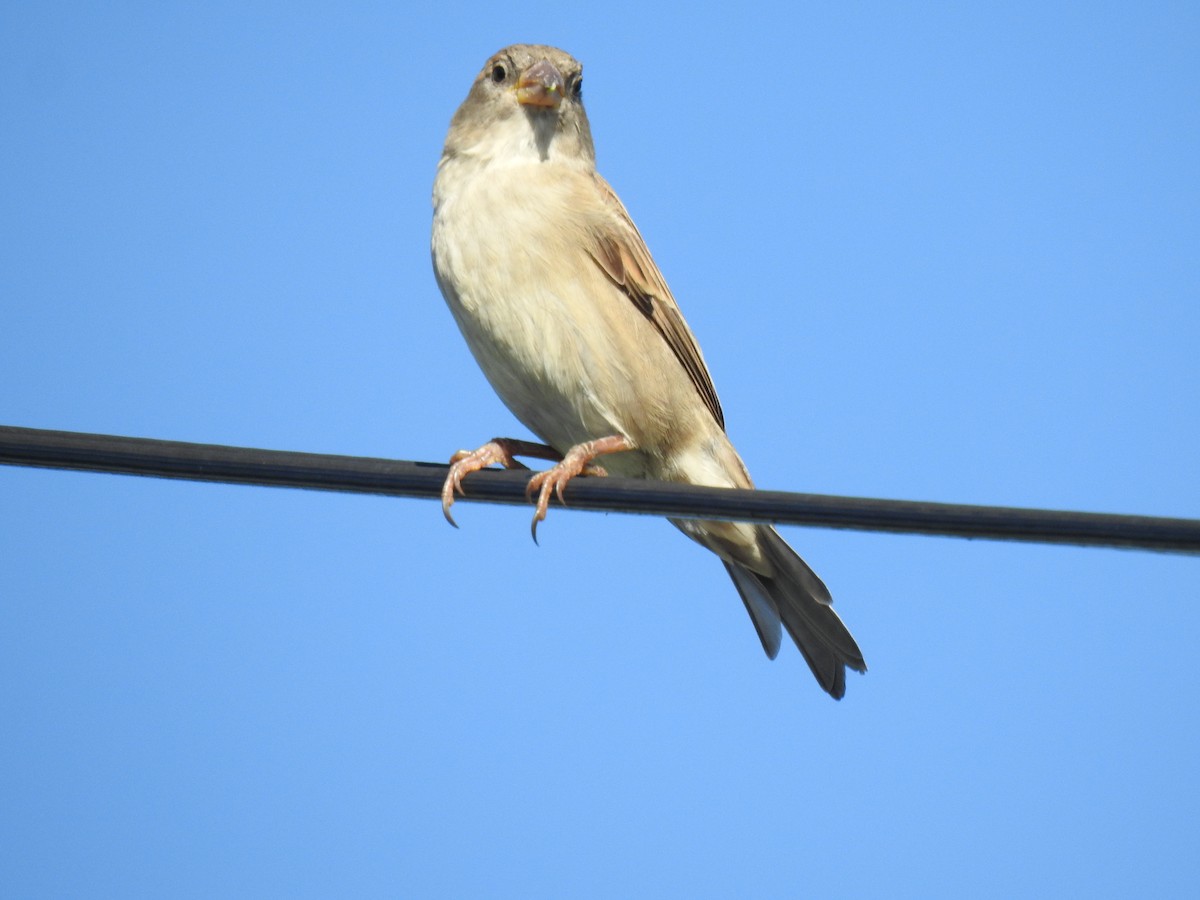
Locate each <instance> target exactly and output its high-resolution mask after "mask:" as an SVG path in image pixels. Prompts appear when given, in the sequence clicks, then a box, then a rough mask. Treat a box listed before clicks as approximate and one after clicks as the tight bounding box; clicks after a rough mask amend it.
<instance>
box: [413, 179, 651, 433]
mask: <svg viewBox="0 0 1200 900" xmlns="http://www.w3.org/2000/svg"><path fill="white" fill-rule="evenodd" d="M450 162H452V161H450ZM470 168H471V167H467V166H462V165H454V164H448V163H443V166H442V167H441V169H440V171H439V175H438V180H437V182H436V184H435V191H434V196H435V212H434V224H433V242H432V250H433V261H434V268H435V271H436V274H437V278H438V283H439V285H440V286H441V288H442V293H443V295H444V296H445V298H446V302H447V304H448V305H449V307H450V309H451V312H453V314H454V317H455V320H456V321H457V323H458V325H459V328H460V329H461V331H462V333H463V336H464V337H465V338H466V341H467V344H468V345H469V346H470V348H471V351H472V353H473V354H474V356H475V359H476V360H477V362H478V363H479V365H480V367H481V368H482V369H483V372H484V374H485V375H486V376H487V378H488V380H489V381H490V382H491V384H492V386H493V388H494V389H495V390H496V392H497V393H498V394H499V395H500V398H501V399H502V400H503V401H504V402H505V404H506V405H507V406H508V407H509V409H511V410H512V412H513V413H514V414H515V415H516V416H517V417H518V418H519V419H521V421H522V422H524V423H525V424H526V425H527V426H528V427H529V428H530V429H532V430H533V431H534V432H535V433H536V434H538V435H539V436H540V437H541V438H542V439H543V440H545V441H547V442H548V443H550V444H552V445H554V446H555V447H558V448H559V449H564V448H565V447H569V446H571V445H573V444H576V443H579V442H581V441H584V440H591V439H593V438H597V437H603V436H606V435H609V434H623V435H625V436H627V437H633V436H634V435H635V433H636V432H637V431H638V427H637V423H636V422H635V421H631V419H633V418H636V409H637V405H636V403H632V404H631V402H630V401H634V400H636V398H635V397H632V396H630V395H631V392H633V391H634V390H636V382H637V375H636V372H633V371H630V361H629V358H628V357H629V352H628V350H629V348H628V347H627V346H624V347H623V345H625V344H627V343H628V341H627V338H628V337H629V335H627V334H625V335H624V338H625V339H623V334H624V329H627V328H629V327H631V326H636V322H634V321H633V320H632V317H630V318H629V320H628V321H626V320H625V318H624V317H625V316H629V312H630V311H631V309H632V308H631V307H630V310H626V309H625V308H624V307H625V306H629V304H627V303H624V302H623V298H622V297H620V296H619V293H618V292H617V291H616V289H615V288H614V287H613V286H612V284H611V283H610V282H609V281H608V280H607V279H606V278H605V277H604V275H603V273H602V272H601V271H600V269H599V267H598V266H596V265H595V264H594V263H593V261H592V260H591V258H590V257H589V256H588V254H587V251H586V248H587V240H588V238H587V234H586V225H585V223H586V220H587V216H588V215H589V209H588V208H587V201H586V199H585V198H584V197H582V196H581V195H580V193H579V191H578V189H577V187H576V185H577V182H576V180H575V179H573V178H572V177H570V176H571V173H564V172H555V171H554V168H553V166H551V165H548V164H540V165H539V164H533V165H520V166H507V167H503V166H492V167H486V168H482V169H480V170H479V171H476V172H471V171H469V169H470Z"/></svg>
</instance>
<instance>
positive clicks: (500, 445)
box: [442, 438, 562, 528]
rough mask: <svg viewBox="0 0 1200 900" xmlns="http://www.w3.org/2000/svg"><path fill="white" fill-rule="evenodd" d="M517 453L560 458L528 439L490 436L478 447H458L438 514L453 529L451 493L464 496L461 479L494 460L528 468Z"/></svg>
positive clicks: (551, 449)
mask: <svg viewBox="0 0 1200 900" xmlns="http://www.w3.org/2000/svg"><path fill="white" fill-rule="evenodd" d="M518 456H532V457H534V458H536V459H549V460H553V461H555V462H558V461H559V460H560V459H562V454H561V453H559V452H558V451H557V450H555V449H554V448H553V447H548V446H546V445H545V444H535V443H533V442H532V441H518V440H516V439H515V438H492V439H491V440H490V441H488V442H487V443H486V444H484V445H483V446H482V447H480V448H479V449H478V450H459V451H458V452H457V453H455V454H454V455H453V456H452V457H450V471H449V472H448V473H447V474H446V481H445V482H444V483H443V484H442V514H443V515H445V517H446V521H447V522H449V523H450V524H451V525H453V526H454V527H455V528H457V527H458V523H456V522H455V521H454V518H453V516H451V515H450V507H451V506H452V505H453V504H454V494H455V492H458V493H459V494H462V495H463V496H466V492H465V491H464V490H463V487H462V480H463V479H464V478H466V477H467V476H468V475H470V474H471V473H472V472H478V471H479V470H480V469H486V468H487V467H488V466H491V465H495V464H496V463H500V464H501V465H502V466H504V468H506V469H527V468H529V467H528V466H526V465H524V464H523V463H519V462H517V460H516V457H518Z"/></svg>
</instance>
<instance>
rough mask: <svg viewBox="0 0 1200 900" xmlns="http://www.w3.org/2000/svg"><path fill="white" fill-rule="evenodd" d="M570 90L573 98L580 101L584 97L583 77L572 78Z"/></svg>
mask: <svg viewBox="0 0 1200 900" xmlns="http://www.w3.org/2000/svg"><path fill="white" fill-rule="evenodd" d="M570 88H571V96H572V97H574V98H575V99H576V100H578V99H579V98H580V97H582V96H583V76H582V75H576V76H575V77H574V78H572V79H571V84H570Z"/></svg>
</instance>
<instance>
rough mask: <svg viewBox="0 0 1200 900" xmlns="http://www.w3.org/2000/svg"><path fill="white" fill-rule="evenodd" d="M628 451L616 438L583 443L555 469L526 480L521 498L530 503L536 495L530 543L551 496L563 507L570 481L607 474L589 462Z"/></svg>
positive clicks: (627, 445) (628, 446) (621, 439)
mask: <svg viewBox="0 0 1200 900" xmlns="http://www.w3.org/2000/svg"><path fill="white" fill-rule="evenodd" d="M632 449H633V445H632V444H631V443H630V442H629V441H628V440H627V439H626V438H624V437H622V436H620V435H613V436H611V437H605V438H597V439H596V440H594V441H584V442H583V443H582V444H576V445H575V446H574V447H572V448H571V449H570V450H568V451H567V452H566V454H565V455H564V456H563V457H562V461H561V462H560V463H558V465H556V466H554V467H553V468H550V469H547V470H546V471H544V472H538V473H537V474H536V475H534V476H533V477H532V478H530V479H529V484H527V485H526V486H525V496H526V497H529V498H530V499H531V500H532V499H533V492H534V491H537V495H538V497H537V509H536V510H535V511H534V513H533V524H532V526H531V527H530V531H531V532H532V534H533V542H534V543H535V544H536V543H537V527H538V523H539V522H541V521H543V520H544V519H545V518H546V511H547V510H548V509H549V508H550V497H551V495H554V496H556V497H558V502H559V503H562V504H563V505H564V506H566V502H565V501H564V500H563V488H565V487H566V486H567V482H569V481H570V480H571V479H572V478H574V477H575V476H576V475H581V474H582V475H601V476H602V475H607V474H608V473H607V472H606V471H604V469H603V468H602V467H601V466H597V465H593V464H592V460H594V459H595V458H596V457H597V456H603V455H604V454H606V453H619V452H620V451H622V450H632Z"/></svg>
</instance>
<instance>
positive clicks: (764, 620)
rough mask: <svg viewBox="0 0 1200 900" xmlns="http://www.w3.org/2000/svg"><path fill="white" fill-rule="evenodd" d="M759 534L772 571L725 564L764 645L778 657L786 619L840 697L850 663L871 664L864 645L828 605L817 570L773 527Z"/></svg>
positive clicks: (860, 667)
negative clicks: (866, 657)
mask: <svg viewBox="0 0 1200 900" xmlns="http://www.w3.org/2000/svg"><path fill="white" fill-rule="evenodd" d="M761 535H762V537H761V543H760V547H761V548H762V551H763V554H764V555H765V556H766V558H767V559H768V560H769V561H770V562H771V564H772V568H773V569H774V572H773V574H771V575H770V576H766V575H761V574H759V573H758V572H755V571H753V570H752V569H749V568H747V567H746V566H744V565H741V564H740V563H736V562H728V561H726V562H725V569H726V570H727V571H728V572H729V577H730V578H732V579H733V583H734V586H736V587H737V590H738V593H739V594H740V595H741V597H742V602H743V603H745V604H746V611H747V612H749V613H750V619H751V620H752V621H753V622H754V627H755V630H756V631H757V632H758V637H759V639H760V640H761V641H762V645H763V650H765V651H766V653H767V656H768V657H770V658H771V659H774V658H775V655H776V654H777V653H778V652H779V645H780V643H781V637H782V635H781V630H780V623H782V625H783V628H786V629H787V632H788V634H790V635H791V636H792V640H793V641H795V643H796V647H797V648H798V649H799V650H800V653H801V655H803V656H804V660H805V662H807V663H808V667H809V668H810V669H812V673H813V675H815V676H816V678H817V681H818V683H819V684H820V685H821V687H822V688H824V689H825V690H826V691H827V692H828V693H829V694H830V695H831V696H832V697H833V698H834V699H835V700H840V699H841V698H842V696H843V695H844V694H845V693H846V669H847V668H851V669H854V670H855V671H856V672H865V671H866V670H867V664H866V662H865V661H864V660H863V656H862V651H861V650H860V649H859V648H858V644H857V643H856V642H855V640H854V637H853V636H852V635H851V634H850V632H849V630H848V629H847V628H846V626H845V624H843V622H842V620H841V619H840V618H839V617H838V614H837V613H835V612H834V611H833V608H832V607H831V606H830V602H831V600H830V596H829V590H828V588H826V587H825V585H824V583H823V582H822V581H821V579H820V578H818V577H817V575H816V573H815V572H813V570H812V569H810V568H809V567H808V565H807V563H805V562H804V560H802V559H801V558H800V557H799V555H798V554H797V553H796V551H795V550H793V549H792V548H791V547H789V546H788V544H787V542H786V541H784V539H783V538H782V537H780V536H779V534H778V532H776V531H775V529H773V528H764V529H762V532H761Z"/></svg>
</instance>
